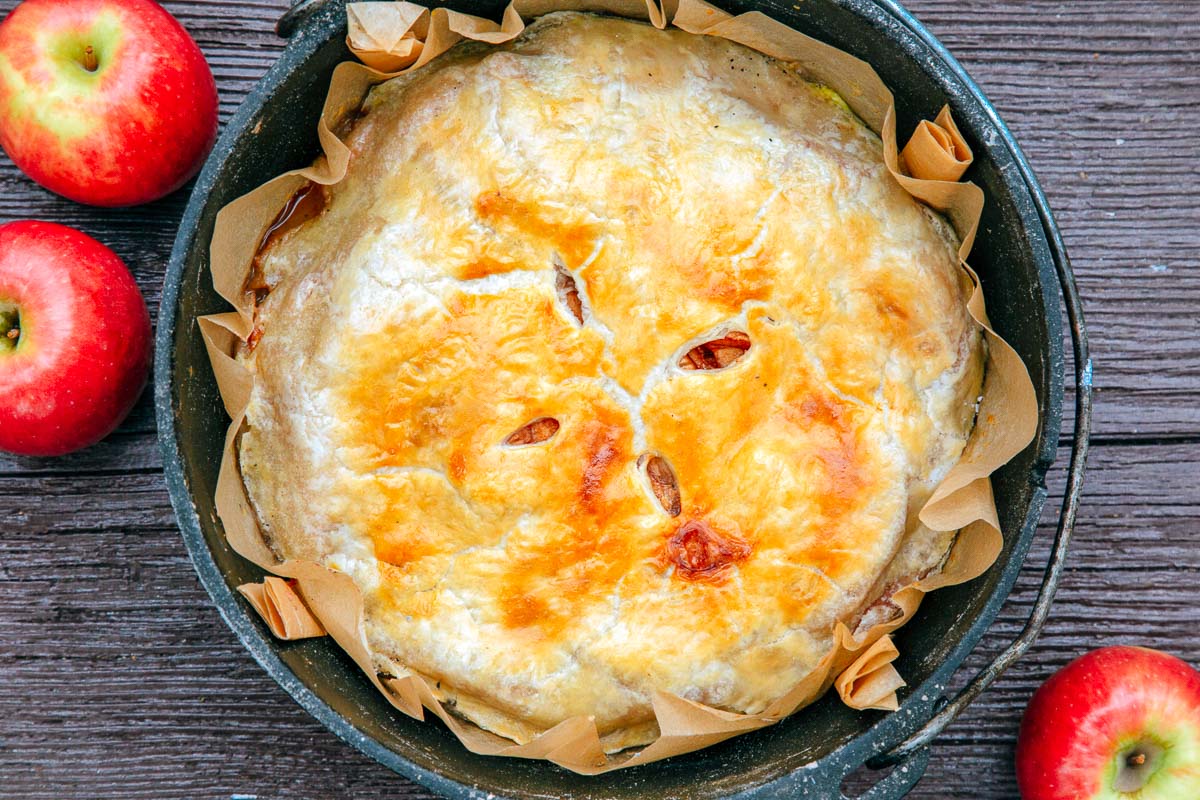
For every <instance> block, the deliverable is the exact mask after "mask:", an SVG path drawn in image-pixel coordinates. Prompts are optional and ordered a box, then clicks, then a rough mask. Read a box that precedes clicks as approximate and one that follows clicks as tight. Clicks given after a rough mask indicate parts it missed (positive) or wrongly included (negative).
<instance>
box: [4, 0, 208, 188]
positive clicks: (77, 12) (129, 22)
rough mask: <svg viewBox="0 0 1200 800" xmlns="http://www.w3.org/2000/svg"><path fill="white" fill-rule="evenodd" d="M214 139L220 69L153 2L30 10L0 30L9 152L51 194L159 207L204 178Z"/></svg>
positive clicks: (40, 4) (109, 1) (29, 4)
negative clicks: (187, 184) (202, 171)
mask: <svg viewBox="0 0 1200 800" xmlns="http://www.w3.org/2000/svg"><path fill="white" fill-rule="evenodd" d="M216 132H217V89H216V85H215V84H214V83H213V76H212V71H211V70H209V68H208V63H207V62H206V61H205V60H204V55H203V54H202V53H201V52H200V48H199V47H197V46H196V43H195V42H194V41H193V40H192V37H191V36H189V35H188V32H187V31H185V30H184V29H183V27H182V26H181V25H180V24H179V23H178V22H176V21H175V18H174V17H172V16H171V15H170V14H168V13H167V12H166V11H164V10H163V8H162V7H161V6H159V5H158V4H157V3H154V2H152V0H25V2H24V3H21V4H20V5H19V6H17V8H16V10H14V11H13V12H12V13H11V14H9V16H8V18H7V19H6V20H4V23H3V24H0V144H2V145H3V146H4V149H5V151H7V152H8V154H9V156H11V157H12V160H13V161H15V162H16V164H17V166H18V167H20V168H21V169H22V170H23V171H24V172H25V174H27V175H28V176H29V177H31V178H33V179H34V180H35V181H37V182H38V183H40V184H42V185H43V186H45V187H46V188H47V189H50V190H51V191H54V192H58V193H59V194H61V195H63V196H65V197H68V198H70V199H72V200H76V201H78V202H81V203H89V204H91V205H97V206H128V205H136V204H138V203H148V202H150V201H151V200H157V199H158V198H160V197H162V196H164V195H166V194H169V193H171V192H173V191H175V190H176V189H178V188H179V187H180V186H182V185H183V184H184V183H185V182H187V180H188V179H189V178H191V177H192V176H193V175H195V174H196V171H197V170H198V169H199V168H200V164H201V163H202V162H203V161H204V158H205V156H206V155H208V151H209V150H210V149H212V145H213V141H214V139H215V138H216Z"/></svg>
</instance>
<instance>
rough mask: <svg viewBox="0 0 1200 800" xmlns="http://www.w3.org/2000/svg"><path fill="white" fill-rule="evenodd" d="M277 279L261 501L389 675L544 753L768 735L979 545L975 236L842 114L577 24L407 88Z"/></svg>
mask: <svg viewBox="0 0 1200 800" xmlns="http://www.w3.org/2000/svg"><path fill="white" fill-rule="evenodd" d="M347 144H348V145H349V147H350V149H351V151H352V153H353V156H352V159H351V163H350V166H349V171H348V173H347V175H346V177H345V179H343V180H342V181H341V182H340V183H338V184H336V185H335V186H333V187H331V188H329V189H328V190H325V193H324V200H325V206H324V209H323V210H322V211H321V213H320V214H319V215H318V216H316V217H315V218H314V219H312V220H309V221H307V222H305V223H304V224H302V225H300V226H298V227H295V228H294V229H293V230H290V231H287V232H286V233H285V234H284V235H282V236H279V237H278V238H277V239H276V240H274V241H273V242H272V243H271V245H270V246H269V248H268V249H267V250H266V251H265V252H264V253H263V255H262V259H261V265H260V266H261V276H260V277H261V281H262V285H263V286H264V287H269V293H268V292H267V291H263V292H261V293H260V294H261V296H263V299H262V302H261V303H260V305H259V308H258V310H257V317H256V325H257V329H256V334H255V337H254V343H255V346H254V347H253V349H252V350H250V349H247V350H246V351H245V352H243V353H242V355H241V358H242V359H243V361H244V362H245V363H246V365H247V366H248V367H250V369H251V370H252V372H253V375H254V388H253V392H252V397H251V401H250V404H249V407H248V410H247V426H248V427H247V430H246V431H245V433H244V435H243V436H242V439H241V444H240V451H239V455H240V466H241V470H242V474H243V477H244V480H245V483H246V486H247V488H248V491H249V494H250V497H251V498H252V501H253V503H254V506H255V508H256V509H257V512H258V514H259V518H260V521H261V523H262V525H263V528H264V530H265V532H266V534H267V537H268V539H269V541H270V543H271V545H272V547H273V548H274V549H275V550H276V551H277V552H278V554H279V555H280V556H282V557H286V558H302V559H312V560H316V561H319V562H321V563H323V564H325V565H327V566H330V567H332V568H335V569H338V570H343V571H345V572H347V573H348V574H349V575H351V576H352V577H353V579H354V580H355V582H356V583H357V584H358V586H359V587H360V588H361V590H362V592H363V595H364V602H365V615H366V622H365V624H366V632H367V636H368V640H369V643H370V646H371V648H372V650H373V651H374V652H375V653H376V654H377V655H378V658H379V668H380V669H381V670H384V671H389V672H391V673H392V674H397V673H399V672H402V671H406V670H407V671H412V672H415V673H418V674H420V675H423V676H425V677H427V678H428V679H429V680H430V683H431V684H433V685H435V686H436V687H437V690H438V691H439V692H440V693H441V694H442V696H443V697H444V698H445V699H446V701H447V703H448V704H450V706H451V707H452V708H453V709H455V710H456V711H457V712H458V713H459V714H461V715H463V716H465V717H467V718H469V719H471V720H473V721H474V722H476V723H478V724H479V725H481V726H482V727H484V728H487V729H489V730H492V731H495V732H497V733H500V734H502V735H505V736H508V737H510V738H513V739H516V740H518V741H528V740H529V739H530V738H532V737H533V736H535V735H536V734H537V733H538V732H540V731H543V730H546V729H548V728H549V727H552V726H553V725H554V724H556V723H557V722H560V721H562V720H564V719H566V718H568V717H572V716H576V715H591V716H593V717H594V718H595V720H596V723H597V726H598V727H599V729H600V732H601V734H603V735H604V736H605V737H606V738H605V743H606V745H607V746H608V747H609V749H617V748H620V747H624V746H628V745H632V744H637V743H641V742H645V741H649V740H650V739H652V738H653V736H654V734H655V730H654V724H653V714H652V711H651V708H650V701H651V698H652V696H653V693H654V692H655V691H664V692H670V693H674V694H676V695H679V696H680V697H684V698H687V699H691V700H695V701H698V702H702V703H706V704H709V705H713V706H716V707H719V708H722V709H727V710H731V711H737V712H742V713H757V712H761V711H762V710H763V709H765V708H767V707H768V706H769V704H770V703H771V701H773V700H774V699H776V698H777V697H779V696H780V695H781V694H783V693H784V692H785V691H787V690H788V689H790V688H791V687H792V686H793V685H795V684H796V683H797V682H798V681H799V680H800V679H802V678H803V677H804V676H805V675H806V674H808V673H809V672H810V671H812V670H813V668H814V667H815V666H816V664H817V662H818V661H819V660H820V659H821V657H822V656H824V655H825V654H826V653H827V652H828V651H829V650H830V648H831V647H832V646H833V627H834V624H835V623H836V622H838V621H842V622H845V623H846V624H847V625H848V626H849V627H850V628H851V629H854V628H855V627H857V626H862V625H864V624H866V623H868V622H869V623H874V622H876V621H880V620H882V619H886V617H887V615H888V613H889V607H888V598H889V596H890V594H891V593H892V592H894V591H895V590H896V589H897V588H899V587H900V586H902V585H906V584H907V583H908V582H911V581H912V580H915V579H916V578H918V577H920V576H922V575H924V574H927V573H928V572H930V571H931V570H935V569H937V567H938V565H939V563H940V562H941V560H942V558H943V557H944V555H945V553H946V551H947V548H948V547H949V544H950V542H951V537H952V536H953V534H952V533H947V532H940V533H935V532H932V531H930V530H928V529H926V528H925V527H923V526H922V525H921V524H920V523H919V521H918V520H917V511H918V510H919V509H920V507H921V506H922V505H923V503H924V502H925V500H926V499H927V498H928V497H929V495H930V494H931V492H932V490H933V488H934V487H935V486H936V485H937V483H938V482H939V481H940V480H941V478H942V477H943V476H944V475H945V474H946V473H947V471H948V470H949V469H950V467H952V466H953V465H954V464H955V463H956V461H957V460H958V458H959V456H960V454H961V452H962V449H963V446H964V443H965V442H966V440H967V437H968V435H969V433H970V431H971V428H972V424H973V419H974V410H975V404H976V400H977V397H978V395H979V392H980V385H981V379H982V372H983V345H982V342H981V337H980V332H979V330H978V326H977V325H976V324H975V323H974V322H973V320H972V319H971V317H970V315H969V313H968V310H967V307H966V300H967V298H968V296H969V294H970V288H971V287H970V283H969V280H968V279H967V278H966V276H965V274H964V273H963V271H962V270H961V268H960V267H959V264H958V262H957V257H956V255H955V251H956V242H955V240H954V236H953V233H952V232H951V231H950V230H949V229H948V227H947V226H946V225H945V224H944V223H943V222H942V221H941V220H940V218H938V217H936V216H935V215H934V214H932V213H931V212H929V211H928V210H927V209H925V208H923V207H922V206H921V205H919V204H918V203H917V202H916V201H915V200H913V199H912V197H911V196H909V195H908V194H907V193H906V192H904V191H903V190H902V189H901V187H900V186H899V185H898V184H897V183H896V181H895V180H894V179H893V178H892V177H891V176H890V175H889V173H888V172H887V170H886V168H885V166H884V162H883V157H882V145H881V143H880V140H879V139H878V137H876V136H875V135H874V134H873V133H872V132H871V131H870V130H868V129H867V128H866V127H865V126H864V125H863V124H862V123H861V122H860V121H858V120H857V119H856V118H855V117H854V116H853V115H852V114H851V113H850V112H849V111H848V110H847V109H846V107H845V106H844V105H843V104H841V102H840V100H839V99H838V98H837V97H836V96H835V95H833V94H832V93H830V92H829V91H827V90H824V89H822V88H820V87H816V86H814V85H812V84H809V83H807V82H805V81H804V80H802V79H801V77H800V76H799V75H798V74H797V73H796V72H795V71H794V70H793V69H792V68H791V67H790V66H788V65H785V64H781V63H779V62H776V61H774V60H772V59H770V58H768V57H766V56H764V55H762V54H760V53H757V52H754V51H752V50H749V49H747V48H744V47H742V46H740V45H736V44H733V43H731V42H729V41H727V40H724V39H718V38H713V37H702V36H694V35H691V34H687V33H684V32H681V31H677V30H670V31H660V30H656V29H654V28H652V27H650V26H648V25H644V24H641V23H636V22H632V21H628V20H620V19H615V18H606V17H599V16H593V15H586V14H576V13H558V14H552V15H548V16H546V17H542V18H541V19H539V20H538V21H536V22H535V23H534V24H532V25H530V26H529V28H528V29H527V31H526V32H525V33H524V34H523V35H522V36H521V37H520V38H518V39H517V40H515V41H514V42H512V43H510V44H507V45H503V46H498V47H492V46H486V45H479V44H465V45H460V46H457V47H455V48H454V49H452V50H451V51H450V52H448V53H446V54H445V55H443V56H441V57H439V58H438V59H437V60H436V61H435V62H434V63H432V64H430V65H429V66H426V67H424V68H422V69H420V70H418V71H415V72H413V73H411V74H409V75H406V76H403V77H400V78H396V79H393V80H391V81H388V82H386V83H384V84H381V85H380V86H378V87H376V88H375V89H374V90H373V91H372V92H371V94H370V95H369V97H368V98H367V100H366V102H365V104H364V106H363V113H362V116H361V119H360V120H359V121H358V122H357V124H356V126H355V127H354V129H353V130H352V131H351V132H350V133H349V134H348V136H347Z"/></svg>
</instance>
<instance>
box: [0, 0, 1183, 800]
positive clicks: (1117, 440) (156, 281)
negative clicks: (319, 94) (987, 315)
mask: <svg viewBox="0 0 1200 800" xmlns="http://www.w3.org/2000/svg"><path fill="white" fill-rule="evenodd" d="M14 5H16V0H2V2H0V10H2V11H3V12H4V13H7V12H8V11H9V10H11V9H12V7H13V6H14ZM166 5H167V7H168V8H169V9H170V10H171V11H172V12H173V13H175V14H176V15H177V16H178V17H179V19H180V20H181V21H182V22H183V24H184V25H185V26H187V28H188V29H189V30H190V31H191V32H192V34H193V35H194V36H195V37H196V39H197V40H198V41H199V43H200V45H201V46H202V47H203V48H204V50H205V52H206V54H207V55H208V58H209V60H210V62H211V63H212V67H213V70H214V72H215V73H216V76H217V82H218V84H219V87H220V91H221V112H222V117H223V118H228V116H229V115H230V114H231V113H232V112H233V110H234V109H235V108H237V106H238V104H239V103H240V102H241V100H242V98H243V97H244V95H245V94H246V92H247V91H248V90H249V88H250V87H251V86H252V85H253V83H254V82H255V81H256V80H257V79H258V78H259V76H260V75H261V74H262V73H263V72H264V71H265V70H266V69H267V67H268V66H269V65H270V64H271V63H272V61H273V60H274V59H275V57H276V56H277V54H278V53H279V51H280V49H281V45H280V42H279V41H278V40H277V39H276V38H275V36H274V34H273V32H272V30H273V25H274V21H275V19H276V17H277V16H278V15H279V14H280V12H281V11H282V10H283V9H284V7H285V5H286V0H237V1H236V2H235V1H234V0H208V1H207V2H204V1H202V0H175V2H168V3H167V4H166ZM909 7H910V8H911V9H912V10H913V11H914V13H915V14H916V15H917V17H918V18H920V19H922V20H923V21H924V22H925V23H926V24H928V25H929V27H930V28H931V29H932V30H933V32H934V33H935V34H936V35H938V36H939V37H940V38H941V39H942V41H943V42H945V43H946V44H947V45H948V46H949V48H950V50H951V51H952V52H954V53H955V55H956V56H957V57H958V58H959V59H960V60H961V61H962V62H963V63H964V64H965V65H966V67H967V69H968V70H969V71H970V72H971V73H972V74H973V75H974V77H975V78H976V79H977V80H978V81H979V83H980V84H981V85H982V86H983V88H984V90H985V91H986V92H987V94H988V95H989V96H990V97H991V99H992V100H993V101H994V102H995V104H996V105H997V106H998V107H999V109H1000V112H1001V114H1002V115H1003V117H1004V119H1005V120H1006V121H1007V122H1008V124H1009V125H1010V126H1011V127H1012V128H1013V130H1014V132H1015V133H1016V136H1017V138H1018V139H1019V140H1020V142H1021V144H1022V145H1023V147H1024V148H1025V152H1026V153H1027V154H1028V156H1029V157H1030V159H1031V161H1032V162H1033V165H1034V167H1035V169H1036V170H1037V173H1038V175H1039V177H1040V179H1041V181H1042V184H1043V185H1044V186H1045V188H1046V191H1047V193H1048V195H1049V197H1050V200H1051V203H1052V204H1053V206H1054V208H1055V209H1056V211H1057V215H1058V220H1059V223H1060V224H1061V226H1062V228H1063V231H1064V234H1065V237H1066V240H1067V244H1068V246H1069V247H1070V249H1071V251H1072V255H1073V257H1074V263H1075V270H1076V274H1077V275H1078V278H1079V283H1080V288H1081V291H1082V293H1083V296H1084V299H1085V302H1086V305H1087V311H1088V315H1089V323H1090V325H1091V341H1092V346H1093V352H1094V354H1095V356H1096V360H1097V366H1096V386H1097V411H1096V436H1095V440H1094V441H1095V447H1094V450H1093V457H1092V461H1091V471H1090V474H1089V478H1088V487H1087V491H1086V501H1085V505H1084V508H1083V512H1082V515H1081V518H1080V521H1079V526H1078V529H1077V534H1076V544H1075V547H1074V552H1073V554H1072V557H1071V561H1070V566H1069V568H1068V573H1067V575H1066V578H1065V581H1064V584H1063V587H1062V590H1061V591H1060V593H1059V598H1058V602H1057V605H1056V606H1055V610H1054V615H1053V618H1052V619H1051V621H1050V624H1049V626H1048V627H1047V629H1046V631H1045V633H1044V634H1043V635H1042V638H1041V640H1040V641H1039V642H1038V643H1037V645H1036V646H1035V647H1034V648H1033V650H1032V651H1031V652H1030V654H1029V655H1028V656H1027V657H1026V658H1025V659H1024V661H1022V662H1021V663H1020V664H1018V665H1017V666H1016V667H1015V668H1014V669H1012V670H1010V671H1009V672H1008V673H1007V674H1006V675H1005V676H1004V677H1003V678H1002V679H1001V680H1000V681H999V682H998V683H997V684H996V685H995V686H994V687H993V688H992V689H991V690H990V691H989V692H987V693H986V694H985V695H984V696H983V697H982V698H981V699H980V700H978V701H977V702H976V703H975V704H974V705H973V706H972V707H971V708H970V710H969V711H968V713H967V714H966V715H965V716H964V717H963V718H962V719H961V720H960V721H959V722H958V723H957V724H955V725H954V726H953V727H952V728H951V729H950V730H949V731H948V732H947V733H946V734H945V735H944V736H943V737H942V738H941V739H940V740H939V742H938V743H937V746H936V747H935V748H934V753H933V760H932V764H931V766H930V769H929V772H928V776H927V777H926V778H925V780H924V782H923V783H922V784H921V786H920V787H919V788H918V790H917V791H916V792H915V794H914V795H913V796H914V797H918V798H972V800H976V799H981V798H1012V797H1015V796H1016V786H1015V783H1014V779H1013V767H1012V748H1013V741H1014V739H1015V736H1016V731H1017V725H1018V722H1019V720H1020V717H1021V712H1022V709H1023V708H1024V706H1025V703H1026V702H1027V700H1028V699H1029V696H1030V694H1031V693H1032V692H1033V690H1034V688H1035V687H1037V685H1038V684H1040V683H1041V682H1042V681H1043V680H1045V678H1046V677H1047V676H1049V675H1050V673H1051V672H1053V671H1054V670H1055V669H1056V668H1058V667H1060V666H1062V665H1063V664H1065V663H1066V662H1067V661H1068V660H1070V659H1071V658H1073V657H1074V656H1076V655H1078V654H1079V653H1082V652H1083V651H1085V650H1087V649H1090V648H1093V647H1097V646H1100V645H1105V644H1115V643H1135V644H1143V645H1150V646H1156V647H1160V648H1164V649H1167V650H1170V651H1172V652H1174V653H1176V654H1178V655H1180V656H1182V657H1184V658H1186V659H1188V660H1190V661H1191V662H1192V663H1193V664H1196V663H1200V634H1198V632H1197V630H1198V625H1197V619H1198V616H1200V612H1198V609H1200V546H1197V543H1198V542H1200V199H1198V198H1200V3H1198V2H1197V0H1154V1H1151V0H1142V1H1141V2H1133V0H1090V1H1089V2H1086V3H1082V2H1076V3H1068V2H1056V1H1055V0H991V2H986V3H983V2H976V3H964V2H961V1H960V0H912V1H911V2H910V3H909ZM185 200H186V194H185V193H179V194H176V195H175V196H173V197H171V198H168V199H167V200H164V201H162V202H160V203H156V204H154V205H151V206H148V207H145V208H140V209H134V210H126V211H103V210H93V209H88V208H83V207H81V206H77V205H74V204H72V203H69V202H66V201H64V200H61V199H59V198H56V197H53V196H51V195H50V194H48V193H46V192H44V191H42V190H41V189H39V188H38V187H36V186H35V185H33V184H32V183H30V182H29V181H28V180H26V179H25V178H24V177H23V176H22V175H21V174H20V173H18V172H17V170H16V169H15V168H14V167H13V166H12V164H11V163H10V162H9V161H8V160H7V159H4V160H3V163H0V220H3V221H8V220H11V219H17V218H26V217H35V218H41V219H47V220H54V221H57V222H62V223H65V224H68V225H74V226H77V227H79V228H81V229H83V230H85V231H87V232H88V233H90V234H92V235H94V236H96V237H98V238H100V239H101V240H103V241H105V242H107V243H108V244H109V245H111V246H112V247H114V248H115V249H116V251H117V252H118V253H119V254H120V255H121V256H122V257H124V258H125V260H126V261H127V262H128V263H129V264H130V266H131V267H132V268H133V270H134V272H135V273H136V275H137V278H138V281H139V282H140V284H141V286H142V290H143V291H144V292H145V295H146V299H147V301H148V302H149V304H150V307H151V309H152V311H153V310H156V309H157V307H158V301H159V293H160V288H161V284H162V278H163V270H164V267H165V266H166V262H167V256H168V253H169V251H170V249H171V243H172V240H173V238H174V236H175V229H176V225H177V224H178V221H179V218H180V215H181V213H182V210H183V207H184V203H185ZM0 402H3V399H2V398H0ZM1064 453H1065V450H1064ZM1060 467H1061V464H1060ZM1054 502H1055V501H1054V499H1052V501H1051V505H1054ZM1046 517H1047V519H1050V517H1051V513H1050V511H1048V512H1047V515H1046ZM1046 533H1047V534H1048V530H1047V531H1046ZM1045 551H1046V537H1045V536H1043V538H1042V539H1041V540H1040V541H1039V543H1038V545H1037V546H1035V552H1034V553H1033V555H1032V557H1031V561H1030V565H1029V566H1027V567H1026V570H1025V572H1024V573H1023V575H1022V578H1021V580H1020V583H1019V586H1018V588H1017V591H1016V592H1015V593H1014V594H1013V596H1012V599H1011V600H1010V602H1009V603H1008V606H1007V607H1006V609H1005V610H1004V612H1003V614H1002V615H1001V618H1000V621H999V622H998V623H997V624H996V625H995V626H994V627H993V630H992V632H991V633H990V634H989V636H988V637H987V639H986V640H985V642H984V644H983V646H982V647H981V648H980V650H979V651H978V652H977V653H976V654H975V656H974V657H973V658H972V659H971V661H970V662H969V664H971V665H978V664H980V663H982V661H983V655H984V654H986V653H989V652H995V650H996V649H997V648H999V647H1000V646H1002V645H1003V643H1005V642H1007V641H1008V640H1009V639H1010V638H1011V637H1012V636H1013V635H1014V634H1015V632H1016V631H1017V630H1018V629H1019V626H1020V623H1021V621H1022V620H1023V618H1024V616H1025V614H1026V613H1027V612H1028V610H1029V606H1030V603H1031V602H1032V598H1033V596H1034V592H1035V590H1036V588H1037V586H1038V584H1039V578H1040V570H1041V567H1040V563H1041V560H1042V558H1043V557H1044V555H1045ZM869 780H870V778H869V776H865V777H863V778H862V781H860V783H861V784H862V785H866V784H867V783H868V782H869ZM239 796H245V797H254V798H263V799H264V800H265V799H266V798H289V799H290V798H333V797H353V798H417V797H428V796H429V795H428V794H427V793H425V792H424V791H423V790H422V789H420V788H418V787H416V786H414V785H412V784H410V783H408V782H407V781H405V780H403V779H401V778H399V777H397V776H396V775H394V774H392V773H391V772H389V771H388V770H386V769H384V768H383V767H381V766H378V765H377V764H375V763H374V762H372V761H370V760H368V759H367V758H366V757H364V756H362V755H360V754H359V753H358V752H357V751H355V750H353V749H351V748H350V747H348V746H346V745H344V744H342V743H341V742H340V741H339V740H338V739H336V738H335V737H334V736H333V735H332V734H330V733H328V732H327V731H326V730H325V729H324V728H322V727H321V726H319V725H318V724H317V723H315V722H314V721H313V720H312V719H310V718H309V717H308V716H307V715H306V714H305V713H304V712H303V711H301V710H300V708H299V707H298V706H296V705H295V704H294V703H293V702H292V700H291V699H290V698H289V697H288V696H287V695H285V694H284V692H283V691H282V690H281V689H279V688H278V687H277V686H276V685H275V684H274V683H273V682H272V681H271V680H270V679H269V678H268V677H267V676H266V675H265V673H263V672H262V670H261V669H259V667H258V666H257V665H256V664H255V663H254V662H253V661H251V659H250V657H249V656H248V655H247V654H246V652H245V651H243V650H242V648H241V646H240V645H239V644H238V642H237V641H236V640H235V639H234V637H233V634H232V633H230V631H229V630H228V629H227V628H226V627H225V625H224V624H223V623H222V622H221V620H220V618H219V617H218V616H217V613H216V611H215V610H214V608H213V606H212V605H211V603H210V602H209V599H208V597H207V595H206V594H205V593H204V591H203V590H202V589H201V588H200V584H199V582H198V581H197V579H196V576H195V575H194V573H193V572H192V566H191V563H190V562H189V560H188V557H187V553H186V551H185V550H184V547H183V543H182V541H181V540H180V537H179V534H178V532H177V531H176V528H175V520H174V517H173V515H172V513H171V508H170V504H169V502H168V499H167V493H166V490H165V488H164V486H163V480H162V476H161V474H160V460H159V455H158V448H157V445H156V442H155V432H154V420H153V413H152V406H151V396H150V393H149V392H147V393H146V395H145V397H143V399H142V402H141V404H140V405H139V406H138V408H137V410H136V411H135V412H134V414H133V415H132V417H131V418H130V419H129V420H128V422H126V423H125V425H123V426H122V428H121V429H120V431H118V432H117V433H116V434H115V435H113V436H112V437H111V438H110V439H109V440H108V441H106V442H104V443H103V444H101V445H98V446H97V447H94V448H92V449H90V450H88V451H86V452H83V453H80V454H78V455H75V456H72V457H69V458H65V459H59V460H37V459H23V458H13V457H5V456H0V797H12V798H23V800H35V799H36V798H47V800H64V799H65V798H81V799H82V798H87V799H88V800H92V798H99V797H113V798H125V799H127V800H135V798H146V799H147V800H149V799H151V798H152V799H153V800H165V799H166V798H189V800H191V799H192V798H196V799H197V800H199V799H200V798H230V797H239Z"/></svg>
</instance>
